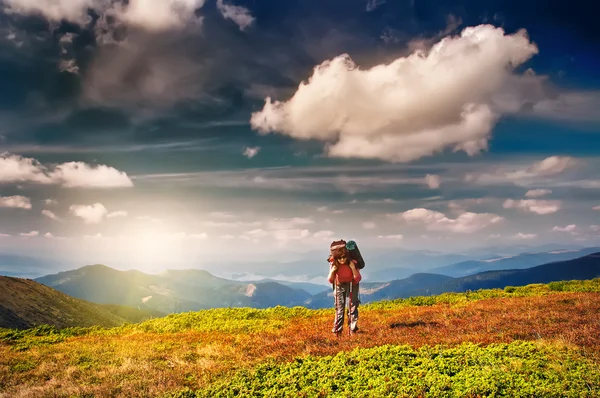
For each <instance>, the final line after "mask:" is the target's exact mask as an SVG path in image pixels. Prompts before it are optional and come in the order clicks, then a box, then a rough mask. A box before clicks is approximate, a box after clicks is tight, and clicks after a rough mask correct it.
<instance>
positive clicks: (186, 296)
mask: <svg viewBox="0 0 600 398" xmlns="http://www.w3.org/2000/svg"><path fill="white" fill-rule="evenodd" d="M37 281H38V282H40V283H43V284H44V285H47V286H50V287H52V288H55V289H57V290H60V291H62V292H64V293H66V294H69V295H72V296H73V297H78V298H82V299H85V300H88V301H92V302H94V303H100V304H119V305H128V306H133V307H136V308H140V309H153V310H158V311H160V312H163V313H171V312H184V311H197V310H200V309H207V308H221V307H230V306H237V307H239V306H252V307H257V308H265V307H272V306H276V305H283V306H294V305H300V304H301V303H302V302H303V301H305V300H306V299H308V298H309V297H310V294H309V293H307V292H305V291H302V290H299V289H293V288H290V287H288V286H284V285H283V284H280V283H276V282H264V283H263V282H252V283H248V282H238V281H231V280H227V279H223V278H218V277H215V276H214V275H212V274H210V273H209V272H207V271H203V270H193V269H192V270H170V271H167V272H164V273H162V274H160V275H149V274H145V273H143V272H140V271H119V270H116V269H113V268H110V267H107V266H105V265H90V266H85V267H82V268H79V269H76V270H72V271H66V272H60V273H58V274H55V275H47V276H44V277H41V278H38V279H37Z"/></svg>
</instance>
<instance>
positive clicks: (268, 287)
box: [214, 282, 311, 308]
mask: <svg viewBox="0 0 600 398" xmlns="http://www.w3.org/2000/svg"><path fill="white" fill-rule="evenodd" d="M214 294H215V302H216V303H218V306H219V307H252V308H269V307H274V306H276V305H285V306H290V307H293V306H297V305H303V304H304V302H306V300H308V299H309V298H310V297H311V295H310V293H308V292H306V291H304V290H301V289H293V288H291V287H289V286H284V285H282V284H280V283H277V282H255V283H248V284H244V285H229V286H223V287H221V288H219V289H217V290H216V291H215V292H214ZM274 303H279V304H274Z"/></svg>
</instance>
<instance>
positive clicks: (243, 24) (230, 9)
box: [217, 0, 254, 31]
mask: <svg viewBox="0 0 600 398" xmlns="http://www.w3.org/2000/svg"><path fill="white" fill-rule="evenodd" d="M217 9H218V10H219V11H220V12H221V15H223V18H225V19H231V20H232V21H233V22H234V23H235V24H236V25H237V26H238V27H239V28H240V30H242V31H243V30H244V29H246V28H247V27H248V26H250V25H252V23H253V22H254V17H253V16H252V15H251V14H250V10H248V9H247V8H246V7H242V6H233V5H229V4H225V3H223V0H217Z"/></svg>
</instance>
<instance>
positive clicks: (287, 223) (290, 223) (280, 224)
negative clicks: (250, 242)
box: [267, 217, 314, 230]
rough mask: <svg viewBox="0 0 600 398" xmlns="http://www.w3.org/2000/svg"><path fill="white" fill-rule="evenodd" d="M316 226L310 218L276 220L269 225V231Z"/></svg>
mask: <svg viewBox="0 0 600 398" xmlns="http://www.w3.org/2000/svg"><path fill="white" fill-rule="evenodd" d="M309 224H314V221H313V220H311V219H310V218H302V217H293V218H274V219H272V220H270V221H269V222H268V223H267V225H268V228H269V229H281V230H285V229H293V228H294V227H297V226H302V225H309Z"/></svg>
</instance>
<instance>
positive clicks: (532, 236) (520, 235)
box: [515, 232, 537, 239]
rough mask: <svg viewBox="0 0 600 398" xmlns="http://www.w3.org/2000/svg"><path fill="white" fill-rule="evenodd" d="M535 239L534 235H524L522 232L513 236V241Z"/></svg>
mask: <svg viewBox="0 0 600 398" xmlns="http://www.w3.org/2000/svg"><path fill="white" fill-rule="evenodd" d="M535 237H537V235H536V234H524V233H523V232H519V233H518V234H516V235H515V239H534V238H535Z"/></svg>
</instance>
